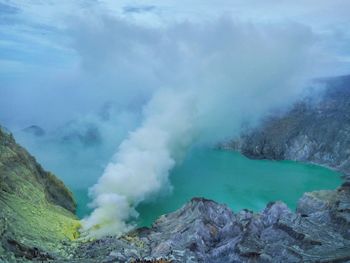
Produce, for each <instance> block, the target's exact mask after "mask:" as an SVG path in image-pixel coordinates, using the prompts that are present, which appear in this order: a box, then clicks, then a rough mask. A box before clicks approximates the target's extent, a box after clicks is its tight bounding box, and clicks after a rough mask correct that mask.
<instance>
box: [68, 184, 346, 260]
mask: <svg viewBox="0 0 350 263" xmlns="http://www.w3.org/2000/svg"><path fill="white" fill-rule="evenodd" d="M74 258H75V259H73V258H72V259H71V260H70V262H79V260H82V259H84V258H88V259H90V262H137V260H140V261H139V262H147V261H146V260H150V261H149V262H151V260H155V259H158V260H161V259H163V260H168V261H170V262H213V263H214V262H348V261H350V188H349V186H348V185H347V184H344V185H343V186H342V187H340V188H339V189H337V190H335V191H317V192H311V193H306V194H305V195H304V196H303V197H302V198H301V199H300V200H299V203H298V208H297V211H296V212H291V211H290V210H289V209H288V207H287V206H286V205H285V204H284V203H282V202H275V203H270V204H268V205H267V207H266V208H265V210H263V211H262V212H261V213H253V212H251V211H248V210H243V211H240V212H238V213H234V212H232V211H231V210H230V209H229V208H227V207H226V206H225V205H220V204H217V203H215V202H214V201H210V200H206V199H202V198H194V199H192V200H191V201H190V202H189V203H187V204H186V205H185V206H183V207H182V208H181V209H179V210H178V211H175V212H174V213H170V214H168V215H165V216H162V217H160V218H159V219H158V220H157V221H156V222H155V223H154V224H153V226H152V227H151V228H142V229H138V230H136V231H134V232H131V233H129V234H127V235H125V236H123V237H121V238H114V237H108V238H103V239H100V240H95V241H92V242H86V243H84V244H82V245H81V246H80V247H78V249H77V250H76V254H75V257H74ZM142 260H144V261H142Z"/></svg>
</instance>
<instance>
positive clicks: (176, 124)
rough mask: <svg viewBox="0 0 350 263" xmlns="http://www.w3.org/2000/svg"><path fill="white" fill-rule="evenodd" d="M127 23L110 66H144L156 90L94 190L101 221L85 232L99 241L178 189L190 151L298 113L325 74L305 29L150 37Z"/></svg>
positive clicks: (247, 27)
mask: <svg viewBox="0 0 350 263" xmlns="http://www.w3.org/2000/svg"><path fill="white" fill-rule="evenodd" d="M100 22H101V21H100ZM121 23H122V22H121V21H116V22H115V28H113V26H112V25H111V23H110V21H109V22H108V30H107V31H108V34H109V36H110V35H112V36H114V34H116V35H117V34H118V37H119V38H118V40H115V39H112V40H111V41H110V42H108V45H109V46H110V45H111V42H113V41H115V42H116V43H118V48H117V51H118V52H117V55H115V54H113V48H112V49H111V48H108V49H107V48H106V49H103V50H101V52H104V50H108V52H111V54H110V55H109V57H108V58H104V59H105V60H104V63H107V64H108V65H113V63H117V65H118V68H120V61H124V62H125V61H127V59H129V60H130V61H127V62H130V63H127V65H128V66H130V65H131V64H132V63H131V62H133V63H134V64H135V62H138V63H137V70H136V72H137V73H140V72H142V74H141V75H142V76H144V75H147V74H149V75H151V76H152V77H151V78H149V79H153V80H155V81H152V85H156V86H153V87H152V88H151V91H152V92H150V94H151V95H150V100H149V102H148V103H147V104H146V106H145V107H144V110H143V121H142V123H141V125H140V126H139V128H138V129H136V130H135V131H133V132H131V133H130V134H129V136H128V137H127V138H126V139H125V140H124V141H123V142H122V143H121V145H120V147H119V149H118V151H117V153H116V154H115V156H114V157H113V159H112V161H111V162H110V163H109V164H108V166H107V167H106V169H105V171H104V173H103V175H102V176H101V178H100V179H99V180H98V182H97V184H96V185H95V186H93V187H92V189H91V197H92V198H93V202H92V206H93V207H94V211H93V212H92V214H91V215H90V216H89V217H87V218H85V219H84V220H83V226H84V230H86V231H87V233H88V234H89V235H92V236H102V235H119V234H122V233H123V232H125V231H128V230H129V229H131V228H132V227H134V224H133V219H135V218H136V217H137V216H138V214H137V211H136V207H137V205H138V204H139V203H140V202H142V201H144V200H146V199H147V198H150V197H151V196H154V195H156V194H157V193H160V192H162V191H164V190H165V191H168V190H169V189H171V184H170V182H169V178H168V175H169V172H170V171H171V169H172V168H173V167H174V165H175V164H176V162H178V161H179V160H180V159H181V156H182V155H183V154H184V153H185V152H186V150H187V149H188V148H189V147H191V146H192V145H193V144H212V143H216V142H218V141H220V140H223V139H225V138H228V137H232V136H233V135H235V134H236V133H237V132H239V130H240V127H241V126H242V125H243V124H245V123H250V124H254V123H256V121H258V120H259V118H260V117H261V116H262V115H264V114H266V113H267V112H268V111H270V110H272V109H276V108H279V107H282V106H284V105H286V104H290V103H291V102H292V101H293V100H294V99H295V98H296V97H297V96H298V95H299V94H300V92H301V91H302V89H303V87H305V85H306V81H307V80H308V79H309V78H310V77H311V74H313V73H314V70H315V68H314V66H315V65H318V60H317V61H316V58H318V57H319V56H317V52H316V49H315V47H314V45H313V44H314V41H315V39H314V36H313V34H312V32H311V31H310V30H309V29H308V28H306V27H303V26H301V25H296V24H286V25H280V26H275V25H268V24H267V25H261V24H260V25H252V24H245V23H234V22H232V21H231V20H227V19H222V20H219V21H216V22H212V23H201V24H193V23H190V22H188V23H182V24H176V25H173V26H165V27H164V28H159V29H154V28H152V29H150V28H144V27H141V26H137V25H125V24H121ZM102 24H103V22H102ZM101 28H102V29H101V32H97V33H99V34H100V35H103V32H104V31H105V30H106V26H102V27H101ZM96 30H97V31H98V28H97V29H96V28H94V31H95V32H94V33H96ZM80 32H82V31H80ZM140 35H141V36H142V38H140V37H139V36H140ZM124 49H125V52H124ZM87 53H88V52H87ZM109 58H114V59H111V61H106V60H108V59H109ZM129 69H130V68H129ZM110 70H112V69H110ZM139 76H140V75H139ZM148 83H149V82H148ZM189 176H190V175H189Z"/></svg>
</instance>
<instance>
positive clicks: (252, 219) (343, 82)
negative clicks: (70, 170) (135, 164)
mask: <svg viewBox="0 0 350 263" xmlns="http://www.w3.org/2000/svg"><path fill="white" fill-rule="evenodd" d="M349 84H350V77H343V78H339V79H334V80H332V81H329V82H328V84H327V85H328V89H327V90H326V91H325V93H324V95H323V97H322V98H321V99H320V100H318V101H314V100H313V101H312V102H311V101H310V100H305V101H303V102H300V103H298V104H297V105H296V106H295V107H294V108H293V109H292V110H291V111H290V112H289V113H287V114H286V115H284V116H282V117H281V116H280V117H275V118H273V119H271V120H269V121H267V122H265V124H264V126H263V127H260V128H258V129H256V130H254V131H252V132H251V133H249V134H245V135H243V136H242V137H241V138H240V139H239V140H235V141H234V142H231V143H228V144H226V145H225V147H227V148H230V149H238V150H241V151H242V152H243V153H244V154H246V155H248V156H250V157H254V158H269V159H293V160H300V161H307V162H315V163H319V164H322V165H326V166H329V167H333V168H335V169H338V170H340V171H342V172H344V173H345V174H348V175H349V174H350V160H349V156H350V152H349V149H350V147H349V146H350V86H349ZM349 180H350V179H349V177H348V178H345V182H344V184H343V185H342V186H341V187H340V188H339V189H337V190H329V191H324V190H323V191H316V192H311V193H305V194H304V195H303V197H302V198H301V199H300V200H299V202H298V206H297V209H296V211H295V212H293V211H290V210H289V209H288V207H287V206H286V205H285V204H284V203H282V202H274V203H270V204H268V205H267V207H266V208H265V209H264V210H263V211H262V212H260V213H253V212H252V211H248V210H243V211H239V212H236V213H234V212H233V211H231V210H230V209H229V208H228V207H226V206H225V205H220V204H217V203H215V202H214V201H210V200H206V199H203V198H194V199H192V200H191V201H190V202H188V203H187V204H185V205H184V206H183V207H182V208H181V209H179V210H177V211H175V212H173V213H170V214H168V215H164V216H162V217H160V218H159V219H158V220H157V221H156V222H155V223H154V224H153V225H152V227H150V228H141V229H137V230H135V231H132V232H130V233H128V234H126V235H124V236H122V237H120V238H116V237H112V236H111V237H105V238H102V239H98V240H85V239H84V238H80V239H78V240H76V237H77V227H78V226H79V224H78V221H77V220H76V218H75V216H74V215H73V212H74V210H75V203H74V201H73V198H72V196H71V193H70V192H69V191H68V190H67V189H66V188H65V187H64V185H63V183H62V182H61V181H59V180H58V179H57V178H56V177H54V176H53V175H52V174H50V173H48V172H45V171H44V170H43V169H42V168H41V166H40V165H39V164H37V163H36V161H35V159H34V158H33V157H31V156H30V155H29V154H28V153H27V152H26V151H25V150H24V149H23V148H21V147H20V146H19V145H17V144H16V143H15V141H14V139H13V138H12V136H11V135H10V134H8V133H6V132H5V131H3V130H1V129H0V233H1V235H0V237H1V239H0V245H1V246H0V262H2V261H4V262H19V261H21V259H23V260H42V261H47V260H50V262H72V263H74V262H77V263H78V262H96V263H97V262H163V263H164V262H210V263H215V262H350V181H349ZM72 240H75V241H74V242H73V241H72Z"/></svg>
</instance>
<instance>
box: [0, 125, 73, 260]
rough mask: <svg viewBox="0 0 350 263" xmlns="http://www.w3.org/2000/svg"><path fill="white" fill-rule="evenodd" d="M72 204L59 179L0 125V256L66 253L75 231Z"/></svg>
mask: <svg viewBox="0 0 350 263" xmlns="http://www.w3.org/2000/svg"><path fill="white" fill-rule="evenodd" d="M75 209H76V203H75V201H74V199H73V196H72V193H71V192H70V191H69V190H68V189H67V188H66V187H65V186H64V184H63V182H62V181H60V180H59V179H58V178H56V177H55V176H54V175H53V174H51V173H49V172H46V171H44V170H43V168H42V167H41V166H40V165H39V164H38V163H37V162H36V160H35V159H34V157H32V156H31V155H30V154H29V153H28V152H27V151H26V150H25V149H24V148H22V147H21V146H19V145H18V144H17V143H16V142H15V140H14V138H13V136H12V135H11V134H9V133H7V132H6V131H4V130H3V129H1V128H0V238H1V239H0V261H1V260H6V261H9V262H11V260H12V261H19V260H21V259H23V260H31V259H38V260H40V259H41V260H46V259H54V258H60V257H65V258H66V257H67V253H69V246H70V243H71V241H72V240H75V239H76V238H77V237H78V228H79V226H80V225H79V221H78V220H77V218H76V216H75V215H74V213H75Z"/></svg>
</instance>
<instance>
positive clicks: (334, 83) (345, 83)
mask: <svg viewBox="0 0 350 263" xmlns="http://www.w3.org/2000/svg"><path fill="white" fill-rule="evenodd" d="M324 84H325V85H326V87H325V90H324V92H323V93H322V94H321V95H320V94H317V93H313V94H311V95H310V96H309V97H308V98H306V99H305V100H302V101H300V102H299V103H297V104H296V105H295V106H294V107H293V108H292V109H291V110H290V111H289V112H287V113H286V114H284V115H282V116H277V117H272V118H270V119H267V120H265V121H264V122H263V125H261V126H260V127H258V128H256V129H254V130H252V131H250V132H246V133H244V134H243V135H242V136H241V137H240V138H238V139H237V138H236V139H234V140H233V141H231V142H228V143H225V144H224V146H223V147H224V148H226V149H233V150H238V151H240V152H242V153H243V154H244V155H246V156H248V157H250V158H259V159H260V158H262V159H275V160H281V159H287V160H296V161H303V162H311V163H317V164H320V165H325V166H328V167H330V168H333V169H336V170H339V171H341V172H343V173H345V174H347V175H350V76H344V77H337V78H333V79H330V80H327V81H324Z"/></svg>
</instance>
